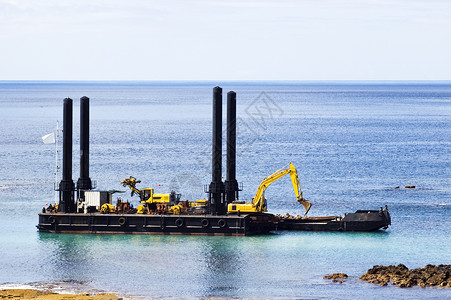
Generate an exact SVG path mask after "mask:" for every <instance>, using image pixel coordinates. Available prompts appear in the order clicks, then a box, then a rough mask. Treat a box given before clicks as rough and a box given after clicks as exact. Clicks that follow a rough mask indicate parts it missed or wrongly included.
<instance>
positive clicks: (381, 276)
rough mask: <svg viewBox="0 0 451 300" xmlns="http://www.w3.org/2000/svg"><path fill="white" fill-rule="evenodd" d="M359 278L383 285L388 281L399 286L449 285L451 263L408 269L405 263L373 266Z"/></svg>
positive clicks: (450, 283) (450, 285)
mask: <svg viewBox="0 0 451 300" xmlns="http://www.w3.org/2000/svg"><path fill="white" fill-rule="evenodd" d="M360 279H361V280H364V281H367V282H370V283H375V284H379V285H381V286H385V285H387V284H388V283H390V282H391V283H392V284H393V285H397V286H399V287H412V286H415V285H418V286H421V287H431V286H438V287H451V265H438V266H435V265H427V266H426V267H424V268H416V269H412V270H409V269H408V268H407V267H406V266H405V265H403V264H399V265H397V266H378V265H376V266H374V267H373V268H371V269H369V270H368V271H367V272H366V274H364V275H362V276H361V277H360Z"/></svg>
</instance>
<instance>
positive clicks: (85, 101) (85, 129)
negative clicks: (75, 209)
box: [77, 96, 92, 199]
mask: <svg viewBox="0 0 451 300" xmlns="http://www.w3.org/2000/svg"><path fill="white" fill-rule="evenodd" d="M91 189H92V181H91V178H89V98H88V97H86V96H85V97H81V98H80V178H78V181H77V191H78V193H79V194H78V197H79V198H81V199H84V191H85V190H91Z"/></svg>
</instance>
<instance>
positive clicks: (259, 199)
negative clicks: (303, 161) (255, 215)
mask: <svg viewBox="0 0 451 300" xmlns="http://www.w3.org/2000/svg"><path fill="white" fill-rule="evenodd" d="M289 172H290V170H289V169H285V170H283V169H280V170H277V171H276V172H274V173H273V174H271V175H269V176H268V177H266V178H265V179H263V181H262V182H261V183H260V185H259V186H258V189H257V193H256V194H255V196H254V198H253V199H252V205H253V206H255V207H256V209H257V211H262V208H263V206H264V199H265V196H264V193H265V190H266V189H267V188H268V186H269V185H270V184H271V183H273V182H274V181H276V180H277V179H279V178H281V177H283V176H285V175H287V174H288V173H289Z"/></svg>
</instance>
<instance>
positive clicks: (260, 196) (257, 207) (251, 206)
mask: <svg viewBox="0 0 451 300" xmlns="http://www.w3.org/2000/svg"><path fill="white" fill-rule="evenodd" d="M287 174H290V176H291V182H292V183H293V188H294V192H295V194H296V200H297V201H298V202H299V203H300V204H302V205H303V206H304V207H305V214H304V215H307V213H308V211H309V210H310V207H311V203H310V202H309V201H307V200H305V199H304V198H303V197H302V191H301V184H300V183H299V178H298V173H297V171H296V168H295V167H294V165H293V164H292V163H291V162H290V164H289V167H288V168H286V169H280V170H277V171H276V172H274V173H273V174H271V175H269V176H268V177H266V178H265V179H263V181H262V182H261V183H260V185H259V186H258V189H257V193H256V194H255V196H254V198H253V199H252V203H245V204H244V203H231V204H229V206H228V211H229V213H230V212H232V213H234V212H243V213H245V212H263V211H267V210H266V199H265V196H264V194H265V190H266V189H267V188H268V186H269V185H270V184H271V183H273V182H274V181H276V180H278V179H280V178H282V177H283V176H285V175H287Z"/></svg>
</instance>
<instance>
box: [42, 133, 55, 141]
mask: <svg viewBox="0 0 451 300" xmlns="http://www.w3.org/2000/svg"><path fill="white" fill-rule="evenodd" d="M42 141H43V142H44V144H55V133H53V132H52V133H49V134H46V135H44V136H43V137H42Z"/></svg>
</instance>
